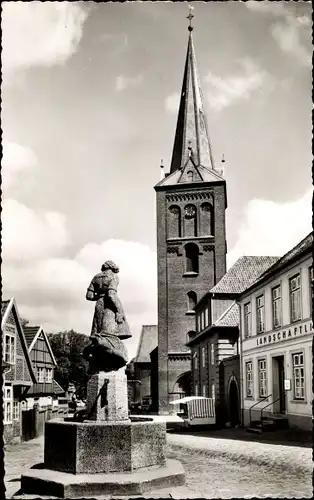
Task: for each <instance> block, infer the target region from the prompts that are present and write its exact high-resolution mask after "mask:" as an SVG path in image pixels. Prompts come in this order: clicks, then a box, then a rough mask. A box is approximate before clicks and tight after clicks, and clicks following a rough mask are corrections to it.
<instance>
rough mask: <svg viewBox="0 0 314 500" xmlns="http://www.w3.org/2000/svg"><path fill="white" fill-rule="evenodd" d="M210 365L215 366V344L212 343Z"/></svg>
mask: <svg viewBox="0 0 314 500" xmlns="http://www.w3.org/2000/svg"><path fill="white" fill-rule="evenodd" d="M210 364H211V366H214V365H215V342H210Z"/></svg>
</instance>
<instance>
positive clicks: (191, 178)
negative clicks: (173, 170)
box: [186, 170, 194, 182]
mask: <svg viewBox="0 0 314 500" xmlns="http://www.w3.org/2000/svg"><path fill="white" fill-rule="evenodd" d="M186 178H187V181H188V182H193V181H194V172H193V170H189V171H188V172H187V173H186Z"/></svg>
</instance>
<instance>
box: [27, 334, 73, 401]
mask: <svg viewBox="0 0 314 500" xmlns="http://www.w3.org/2000/svg"><path fill="white" fill-rule="evenodd" d="M24 334H25V338H26V342H27V346H28V352H29V355H30V358H31V361H32V364H33V367H34V370H35V372H36V374H37V383H35V384H33V385H32V387H30V389H29V390H28V391H27V393H26V395H25V399H24V406H25V408H26V409H29V408H32V407H33V405H34V402H35V401H36V402H38V403H39V405H40V406H46V405H57V403H58V396H62V395H64V394H65V391H64V389H62V387H60V385H59V384H58V383H57V382H56V381H55V380H54V371H55V369H56V367H57V362H56V360H55V357H54V355H53V352H52V349H51V346H50V343H49V339H48V337H47V335H46V333H45V331H44V330H43V328H42V327H41V326H25V327H24Z"/></svg>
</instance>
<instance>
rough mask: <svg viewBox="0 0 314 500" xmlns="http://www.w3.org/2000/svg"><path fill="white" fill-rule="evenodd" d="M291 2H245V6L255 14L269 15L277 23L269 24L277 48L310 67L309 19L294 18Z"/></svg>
mask: <svg viewBox="0 0 314 500" xmlns="http://www.w3.org/2000/svg"><path fill="white" fill-rule="evenodd" d="M289 3H291V2H268V1H263V2H255V1H248V2H245V4H244V5H245V6H246V7H247V8H248V9H250V10H252V11H254V12H257V13H260V14H263V15H271V16H273V17H276V18H277V21H276V22H274V23H272V24H271V27H270V32H271V34H272V37H273V38H274V40H275V41H276V42H277V44H278V46H279V48H280V49H281V50H282V51H283V52H286V53H287V54H291V55H293V56H294V57H295V58H296V59H297V60H298V61H299V62H300V64H302V65H304V66H311V63H312V45H311V30H310V27H311V19H310V17H309V16H306V15H302V16H296V15H295V14H294V13H293V11H292V10H291V9H290V5H288V4H289Z"/></svg>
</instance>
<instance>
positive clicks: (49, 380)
mask: <svg viewBox="0 0 314 500" xmlns="http://www.w3.org/2000/svg"><path fill="white" fill-rule="evenodd" d="M45 379H46V382H47V383H49V384H51V383H52V368H46V374H45Z"/></svg>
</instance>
